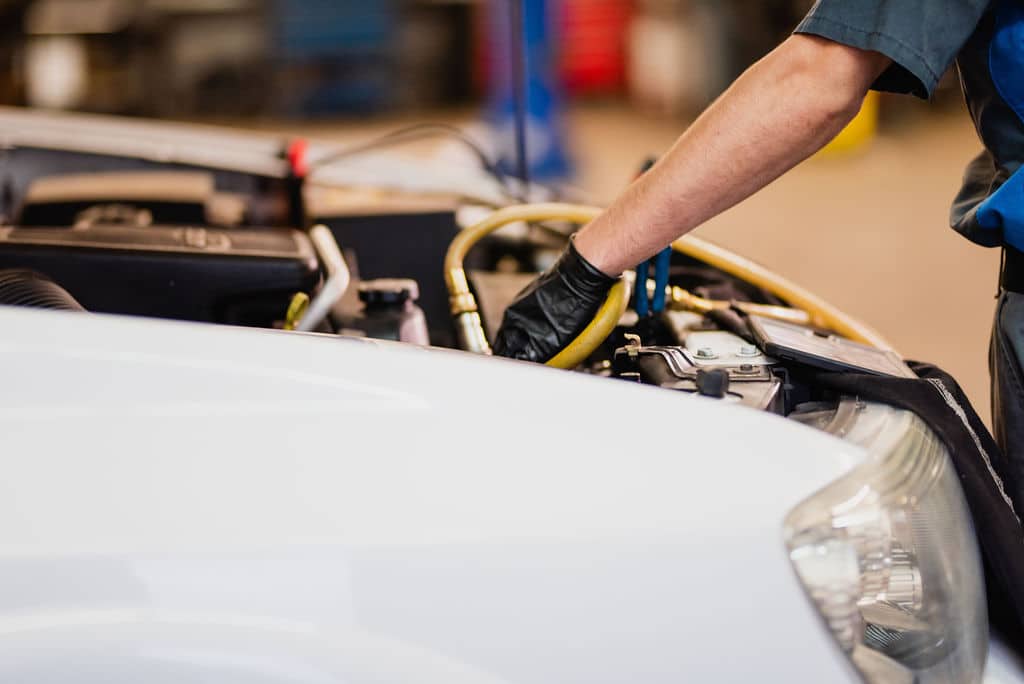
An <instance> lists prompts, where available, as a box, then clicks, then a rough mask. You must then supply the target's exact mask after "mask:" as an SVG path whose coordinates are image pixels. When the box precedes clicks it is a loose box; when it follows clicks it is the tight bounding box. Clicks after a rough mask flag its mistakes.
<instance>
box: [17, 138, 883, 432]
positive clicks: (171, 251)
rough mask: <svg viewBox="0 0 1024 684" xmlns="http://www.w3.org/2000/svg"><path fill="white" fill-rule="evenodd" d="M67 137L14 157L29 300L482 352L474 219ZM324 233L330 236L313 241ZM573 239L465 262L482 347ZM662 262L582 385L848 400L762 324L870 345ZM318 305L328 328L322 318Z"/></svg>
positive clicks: (275, 161) (31, 145)
mask: <svg viewBox="0 0 1024 684" xmlns="http://www.w3.org/2000/svg"><path fill="white" fill-rule="evenodd" d="M69 130H70V127H64V128H63V129H61V131H60V133H61V134H60V135H58V136H56V137H57V141H56V143H55V142H54V141H52V140H50V141H48V140H47V139H46V136H47V135H49V136H53V135H54V132H53V130H50V129H47V130H46V131H44V133H45V135H44V134H40V135H41V136H42V138H41V139H40V140H35V141H34V142H33V141H30V142H28V143H25V142H23V143H22V144H21V145H19V146H13V147H12V148H10V149H7V150H5V151H4V152H3V155H4V157H3V162H4V165H3V167H2V169H3V173H4V175H0V183H3V204H2V210H3V216H4V220H3V222H2V223H0V273H6V274H8V277H9V278H13V279H15V280H17V279H18V278H26V277H27V278H28V279H29V280H31V281H32V283H31V284H30V285H25V283H24V282H22V283H20V284H19V285H18V287H37V286H38V282H36V281H35V280H33V278H34V277H35V276H37V275H38V276H41V278H42V280H46V281H49V282H50V283H52V284H53V285H54V286H57V287H59V288H60V289H63V290H64V291H65V292H66V294H67V296H68V298H70V300H72V301H73V302H75V303H77V304H78V305H80V306H81V308H82V309H84V310H85V311H90V312H102V313H113V314H124V315H133V316H149V317H156V318H170V319H177V320H188V321H197V322H203V323H215V324H228V325H244V326H252V327H260V328H269V329H280V330H292V329H299V330H308V331H313V332H317V333H321V334H328V335H343V336H357V337H366V338H372V339H381V340H390V341H397V342H406V343H411V344H419V345H424V344H429V345H432V346H438V347H446V348H455V349H459V348H462V349H468V350H473V349H472V347H471V346H468V345H467V344H466V340H465V335H464V333H465V331H464V330H463V329H461V328H460V324H459V322H458V316H457V315H453V313H455V312H454V311H453V309H452V308H451V306H450V301H449V300H450V297H449V295H450V294H451V293H450V291H449V290H450V284H447V286H446V275H449V274H447V273H446V270H445V269H447V268H448V265H447V261H446V252H447V251H448V250H449V247H450V245H451V244H452V243H453V241H456V240H457V239H459V236H460V235H464V234H465V233H466V229H467V227H468V226H469V224H470V223H471V222H467V221H466V220H464V219H462V218H460V217H459V214H460V210H458V209H452V210H450V211H449V210H445V209H442V210H436V209H419V210H412V211H411V210H409V209H408V208H407V207H404V206H403V207H398V206H396V207H394V208H391V207H389V206H388V205H387V203H384V206H383V208H382V209H379V210H377V211H375V212H363V211H341V212H337V211H335V212H329V211H328V212H318V211H317V210H316V209H315V208H312V207H311V206H310V202H309V193H310V190H311V184H310V183H308V182H307V179H306V178H304V176H303V175H302V174H301V173H300V168H299V167H300V166H302V164H299V163H297V162H296V159H294V158H293V155H292V151H293V150H292V146H291V145H289V144H287V143H286V142H282V143H280V144H278V145H277V147H276V149H277V151H278V152H277V154H273V153H272V152H273V150H274V149H275V148H274V147H273V146H269V145H264V146H263V147H262V148H261V149H260V151H259V153H258V154H253V155H251V158H248V157H247V158H245V159H242V156H243V155H242V152H240V151H239V150H240V149H242V148H241V147H240V146H239V145H236V143H237V142H238V141H228V142H229V143H230V145H229V144H228V143H222V142H221V141H217V143H216V144H218V145H222V146H223V147H222V149H221V150H220V151H221V152H222V155H221V156H222V159H221V161H223V160H224V159H227V160H228V163H210V156H209V155H208V154H207V153H206V150H200V149H198V147H196V148H193V147H189V146H188V145H185V144H184V143H182V142H181V140H180V139H176V140H177V143H176V144H179V145H180V146H179V147H178V148H174V149H171V150H164V151H163V152H164V154H163V158H156V159H154V158H153V157H154V155H153V150H152V149H150V148H151V147H152V144H151V142H145V143H144V144H142V146H141V148H140V149H138V150H128V149H124V147H125V145H124V143H122V142H118V143H117V144H116V145H115V144H114V143H113V142H112V141H111V140H105V141H99V142H97V141H96V140H91V139H89V143H90V145H91V147H89V148H88V149H82V148H74V149H71V148H73V147H74V146H73V145H71V144H70V142H69V140H70V138H69V136H68V131H69ZM101 137H102V136H101ZM172 137H173V136H172ZM86 138H87V139H88V136H86ZM208 141H209V139H208V138H201V139H198V140H194V141H192V142H195V143H201V144H205V142H208ZM57 143H59V145H58V144H57ZM100 143H102V144H100ZM189 144H191V142H190V143H189ZM112 147H117V149H110V148H112ZM268 153H270V154H268ZM300 161H301V160H300ZM474 204H477V203H476V202H473V201H464V202H462V204H461V206H465V205H474ZM474 211H475V212H476V213H477V214H479V213H480V212H486V211H487V209H486V208H484V207H480V206H477V207H476V208H475V209H474ZM314 224H321V225H323V226H325V228H323V229H320V228H317V229H314V230H313V231H311V227H312V226H313V225H314ZM573 230H574V226H573V225H572V224H571V222H568V221H559V220H549V221H541V220H538V221H525V222H520V223H519V225H517V226H513V227H512V229H511V230H507V231H503V232H499V233H496V234H494V235H487V236H485V237H483V238H482V239H480V240H479V244H476V245H474V248H473V250H472V252H471V253H467V254H465V255H464V257H465V280H466V283H467V288H468V290H469V293H470V294H471V295H472V297H473V298H474V300H475V302H478V303H479V306H478V307H476V306H475V308H476V309H477V310H476V311H474V315H475V316H476V320H478V321H479V330H478V331H474V332H473V334H475V335H477V336H479V337H481V339H482V341H483V345H484V347H486V339H487V338H488V337H490V338H493V335H494V333H495V332H496V330H497V327H498V326H499V325H500V321H501V316H502V313H503V311H504V309H505V307H506V306H507V305H508V304H509V303H510V302H511V300H512V299H513V297H514V296H515V295H516V293H517V292H518V291H519V290H520V289H521V288H522V287H523V286H525V285H526V284H527V283H528V282H529V281H530V280H531V279H532V277H533V275H534V274H535V273H536V272H537V271H539V270H542V269H543V268H544V267H545V266H546V265H548V264H549V263H550V262H551V261H552V259H553V258H554V257H555V256H556V255H557V253H558V251H559V250H560V249H561V248H562V246H563V245H564V244H565V241H566V240H567V239H568V237H569V235H570V234H571V233H572V231H573ZM316 231H320V232H319V233H316ZM315 233H316V234H315ZM332 255H333V256H332ZM664 266H665V267H666V269H665V270H664V272H659V273H660V275H658V276H657V277H656V278H651V279H648V278H647V277H646V272H644V274H643V275H642V276H637V277H635V278H633V280H632V282H630V283H629V285H630V286H631V287H632V289H633V291H634V292H635V291H636V290H637V289H638V288H642V287H645V286H646V288H647V289H648V290H650V291H651V292H652V293H653V294H654V300H655V301H658V300H659V299H660V300H661V303H660V305H657V306H655V307H654V309H653V310H650V309H648V307H647V306H646V305H645V306H641V305H640V299H639V298H636V302H633V299H634V298H633V297H632V296H631V297H630V301H631V302H633V303H631V305H630V306H629V307H628V308H627V310H626V311H625V313H623V314H622V315H621V316H620V317H619V318H618V320H617V321H615V324H614V326H612V327H609V328H608V330H609V331H610V332H607V333H606V334H604V335H602V338H601V339H603V341H602V342H601V343H600V344H597V345H595V347H594V348H593V349H592V350H589V351H588V353H587V354H586V355H585V357H583V360H582V361H580V362H579V363H574V364H573V367H574V369H575V370H576V371H577V372H583V373H588V374H591V375H596V376H601V377H607V378H609V379H614V380H619V381H624V382H633V383H639V384H643V385H649V386H653V387H658V388H661V389H664V390H668V391H674V392H684V393H691V394H699V395H702V396H704V397H708V398H711V399H715V400H719V401H723V402H728V403H735V404H739V405H743V406H746V407H750V408H753V409H756V410H762V411H769V412H772V413H776V414H779V415H790V414H792V413H794V412H799V411H800V408H801V407H802V406H804V405H806V404H808V403H809V402H815V401H819V400H822V399H828V400H834V399H836V398H834V397H827V396H825V395H826V394H827V393H823V392H822V391H819V390H818V389H817V388H816V385H815V383H814V379H813V376H814V373H815V372H816V368H819V367H820V366H816V365H815V363H814V362H813V361H812V362H811V363H807V362H806V361H807V360H806V359H798V358H780V357H779V356H774V355H771V354H769V353H766V349H765V346H764V344H763V343H762V342H763V341H762V340H759V339H756V338H755V336H754V335H753V334H752V331H751V326H750V321H751V320H752V319H753V318H756V317H766V318H767V319H768V320H775V321H780V322H782V323H783V324H785V325H788V326H791V329H792V330H793V331H794V334H795V335H796V336H797V337H800V336H804V335H806V336H808V337H809V338H814V339H816V340H818V341H819V342H820V343H821V344H823V345H824V347H825V350H826V351H825V353H826V355H829V354H832V353H833V351H835V353H837V354H839V351H840V350H841V349H843V348H844V346H847V345H854V346H856V343H854V342H850V341H847V340H844V339H842V335H837V334H836V333H837V332H844V331H842V330H839V331H837V330H836V329H835V328H830V327H828V326H827V325H822V322H823V321H822V320H815V319H814V317H813V316H812V315H811V314H810V313H809V312H808V311H805V310H804V309H801V308H799V307H798V306H796V305H794V304H793V303H791V302H789V301H786V299H785V298H783V297H780V296H779V295H778V294H777V293H775V292H773V291H771V290H770V289H769V288H766V287H763V286H762V284H761V283H758V282H757V281H756V279H750V278H744V277H742V275H739V276H738V275H736V274H735V273H731V272H729V271H728V269H723V268H721V267H720V266H719V265H716V264H715V263H713V260H705V259H701V258H696V257H695V256H694V255H693V254H692V253H691V254H688V253H686V252H685V250H676V251H675V252H673V253H671V255H668V254H666V255H664ZM659 268H660V267H659ZM339 269H340V271H342V272H339ZM638 273H640V269H638ZM19 274H22V275H19ZM24 274H31V275H30V276H27V275H24ZM339 286H340V287H341V289H340V290H338V289H337V288H338V287H339ZM45 287H47V288H50V285H46V286H45ZM17 289H18V288H17V287H16V288H14V289H13V290H12V291H14V290H17ZM336 290H337V291H336ZM659 291H660V292H661V294H660V295H659V294H658V293H659ZM327 298H330V301H329V302H325V299H327ZM37 299H38V298H37ZM451 299H452V300H453V301H454V300H455V299H456V298H455V297H451ZM43 300H45V297H44V298H43V299H41V300H39V301H43ZM26 303H28V304H32V305H39V304H38V302H37V301H35V299H33V298H31V297H30V298H28V299H25V298H24V297H22V298H21V299H18V298H16V297H13V296H8V295H7V294H5V292H4V290H2V289H0V304H23V305H24V304H26ZM71 308H73V307H71ZM314 310H316V311H321V310H322V311H323V312H324V314H325V315H323V316H320V315H319V314H318V315H317V318H316V320H315V321H312V322H311V321H310V320H308V315H309V312H311V311H314ZM304 319H305V320H304ZM825 323H827V321H825ZM867 349H868V347H866V346H865V347H863V349H862V350H860V351H858V350H856V349H854V350H853V352H854V353H853V356H856V354H858V353H860V354H863V353H865V352H864V350H867ZM476 351H479V349H476ZM840 355H841V354H840ZM896 362H897V363H900V362H899V361H898V359H897V360H896Z"/></svg>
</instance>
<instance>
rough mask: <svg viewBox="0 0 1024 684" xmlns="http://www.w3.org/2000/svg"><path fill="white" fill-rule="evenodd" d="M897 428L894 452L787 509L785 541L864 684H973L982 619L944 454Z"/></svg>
mask: <svg viewBox="0 0 1024 684" xmlns="http://www.w3.org/2000/svg"><path fill="white" fill-rule="evenodd" d="M907 415H908V416H909V414H907ZM906 424H907V429H906V431H905V434H904V436H903V438H902V439H901V440H900V441H899V443H898V444H897V446H896V447H895V448H893V449H889V450H887V452H886V453H884V454H879V455H878V456H877V457H875V458H871V459H869V460H868V461H866V462H865V463H863V464H861V465H860V466H858V467H857V468H855V469H854V470H853V471H851V472H850V473H849V474H848V475H847V476H846V477H844V478H843V479H841V480H839V481H837V482H835V483H833V484H832V485H830V486H829V487H827V488H826V489H824V490H822V491H820V492H818V493H817V494H815V495H814V496H813V497H811V498H810V499H808V500H807V501H805V502H804V503H802V504H801V505H800V506H798V507H797V508H796V509H795V510H794V511H793V512H792V513H791V514H790V515H789V517H788V518H787V519H786V530H785V534H786V544H787V545H788V547H789V552H790V558H791V560H792V562H793V565H794V567H795V568H796V572H797V575H798V576H799V578H800V580H801V581H802V582H803V584H804V586H805V588H806V589H807V592H808V594H809V595H810V597H811V599H812V601H813V602H814V604H815V605H816V606H817V608H818V610H819V611H820V612H821V615H822V617H823V618H824V620H825V622H826V624H827V625H828V628H829V629H830V630H831V632H832V634H833V635H834V636H835V638H836V641H838V642H839V645H840V647H841V648H842V649H843V651H845V652H846V653H847V654H848V655H849V657H850V658H851V660H852V661H853V664H854V666H855V667H856V668H857V670H858V671H859V672H860V673H861V675H862V676H863V677H864V680H865V681H867V682H870V683H872V684H874V683H875V682H885V683H887V684H888V683H890V682H907V683H908V684H910V683H915V684H917V683H919V684H931V683H932V682H978V681H981V678H982V674H983V671H984V667H985V657H986V655H987V651H988V615H987V612H986V607H985V587H984V579H983V576H982V571H981V563H980V556H979V552H978V546H977V542H976V539H975V536H974V528H973V525H972V522H971V516H970V513H969V512H968V509H967V505H966V502H965V500H964V495H963V491H962V490H961V488H960V484H959V481H958V478H957V475H956V472H955V470H954V468H953V464H952V463H951V461H950V459H949V455H948V453H947V452H946V449H945V447H944V446H943V445H942V443H941V442H939V440H938V438H937V437H936V436H935V434H934V433H933V432H932V431H931V430H929V429H928V428H927V427H926V426H925V425H924V424H923V423H922V422H921V421H920V419H918V418H916V417H912V416H911V417H909V418H908V419H907V420H906Z"/></svg>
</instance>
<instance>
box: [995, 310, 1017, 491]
mask: <svg viewBox="0 0 1024 684" xmlns="http://www.w3.org/2000/svg"><path fill="white" fill-rule="evenodd" d="M989 368H990V372H991V374H992V427H993V430H992V432H993V435H994V436H995V438H996V442H998V443H999V447H1000V449H1001V450H1002V452H1003V458H1004V462H1003V463H1001V464H999V466H998V467H997V470H998V471H999V473H1000V475H1001V476H1002V477H1003V479H1004V480H1005V482H1004V484H1005V486H1006V490H1007V493H1008V494H1009V495H1010V497H1011V498H1012V499H1013V502H1014V505H1015V507H1016V508H1017V510H1019V511H1020V510H1024V371H1022V368H1024V295H1021V294H1016V293H1013V292H1004V293H1003V294H1002V295H1001V296H1000V298H999V306H998V307H997V308H996V317H995V323H994V325H993V328H992V342H991V347H990V352H989Z"/></svg>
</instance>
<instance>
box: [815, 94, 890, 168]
mask: <svg viewBox="0 0 1024 684" xmlns="http://www.w3.org/2000/svg"><path fill="white" fill-rule="evenodd" d="M880 102H881V96H880V95H879V94H878V93H876V92H875V91H874V90H872V91H871V92H869V93H868V96H867V97H865V98H864V104H863V105H861V108H860V113H859V114H857V116H856V117H854V119H853V121H851V122H850V123H849V125H848V126H847V127H846V128H844V129H843V131H842V133H840V134H839V135H838V136H836V138H835V140H833V141H832V142H830V143H829V144H828V145H826V146H825V147H824V149H822V151H821V153H822V154H826V155H841V154H847V153H849V152H856V151H858V150H860V149H862V148H864V147H865V146H867V145H868V143H870V142H871V141H872V140H874V138H875V135H876V134H877V133H878V110H879V103H880Z"/></svg>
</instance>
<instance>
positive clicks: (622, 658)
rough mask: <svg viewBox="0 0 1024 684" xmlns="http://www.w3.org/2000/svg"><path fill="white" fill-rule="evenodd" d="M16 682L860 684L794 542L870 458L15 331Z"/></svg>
mask: <svg viewBox="0 0 1024 684" xmlns="http://www.w3.org/2000/svg"><path fill="white" fill-rule="evenodd" d="M0 328H2V329H3V330H4V334H3V335H2V336H0V378H2V379H3V382H2V383H0V467H2V469H3V473H4V475H3V477H2V478H0V681H4V682H7V681H19V682H21V681H29V682H63V681H68V680H69V678H71V679H74V680H75V681H79V682H108V681H146V682H172V681H174V682H177V681H210V682H213V681H216V682H219V683H234V682H285V681H287V682H353V683H356V682H359V683H362V682H466V683H470V682H472V683H474V684H475V683H480V684H485V683H486V684H490V683H492V682H506V683H516V684H519V683H526V682H530V683H535V682H538V683H539V682H552V683H554V682H558V683H564V682H591V683H598V682H648V683H652V684H653V683H659V682H680V681H757V680H762V681H786V682H797V681H799V682H826V681H827V682H833V681H854V678H853V676H852V675H851V674H850V671H849V669H848V667H847V665H846V663H845V662H844V659H843V658H842V657H841V656H840V655H839V653H838V652H837V650H836V649H835V647H834V646H833V644H832V643H831V641H830V640H829V638H828V636H827V634H826V630H825V629H824V628H823V627H822V625H821V624H820V621H819V619H818V617H817V616H816V615H815V614H814V612H813V610H812V609H811V607H810V605H809V603H808V601H807V600H806V599H805V597H804V596H803V594H802V592H801V590H800V588H799V586H798V585H797V582H796V580H795V578H794V576H793V572H792V570H791V568H790V566H789V563H788V560H787V558H786V553H785V549H784V547H783V544H782V541H781V532H780V525H781V521H782V519H783V517H784V515H785V514H786V512H788V510H789V509H790V508H792V506H793V505H795V504H796V503H797V502H798V501H799V500H801V499H803V498H804V497H806V496H808V495H809V494H811V493H812V492H813V491H815V490H816V489H818V488H819V487H821V486H822V485H824V484H825V483H827V482H829V481H831V480H833V479H834V478H836V477H838V476H839V475H840V474H841V473H843V472H845V471H846V470H847V469H848V468H849V467H850V466H851V465H852V464H853V463H855V462H856V461H857V460H858V459H859V458H860V457H861V453H860V451H859V450H858V449H857V448H855V447H853V446H850V445H847V444H845V443H843V442H840V441H838V440H835V439H832V438H830V437H828V436H826V435H824V434H820V433H817V432H815V431H813V430H811V429H809V428H804V427H801V426H799V425H795V424H793V423H791V422H789V421H785V420H782V419H777V418H774V417H772V416H768V415H764V414H760V413H757V412H754V411H749V410H746V409H741V408H737V407H731V406H725V405H722V404H718V403H715V402H711V401H703V400H700V399H697V398H692V397H687V396H680V395H676V394H671V393H667V392H663V391H658V390H651V389H646V388H641V387H638V386H632V385H628V384H626V383H619V382H610V381H607V380H602V379H598V378H589V377H583V376H579V375H574V374H568V373H562V372H559V371H554V370H550V369H545V368H539V367H532V366H525V365H522V364H517V363H514V362H508V361H502V360H497V359H486V358H479V357H471V356H468V355H465V354H460V353H454V352H442V351H436V350H424V349H418V348H409V347H402V346H398V345H389V344H376V343H367V342H360V341H355V340H339V339H335V338H329V337H320V336H306V335H298V334H286V333H276V332H272V331H258V330H242V329H233V328H226V327H214V326H202V325H193V324H181V323H168V322H156V321H146V320H133V319H123V318H114V317H106V316H92V315H76V314H65V313H55V312H38V311H26V310H16V309H7V308H0Z"/></svg>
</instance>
